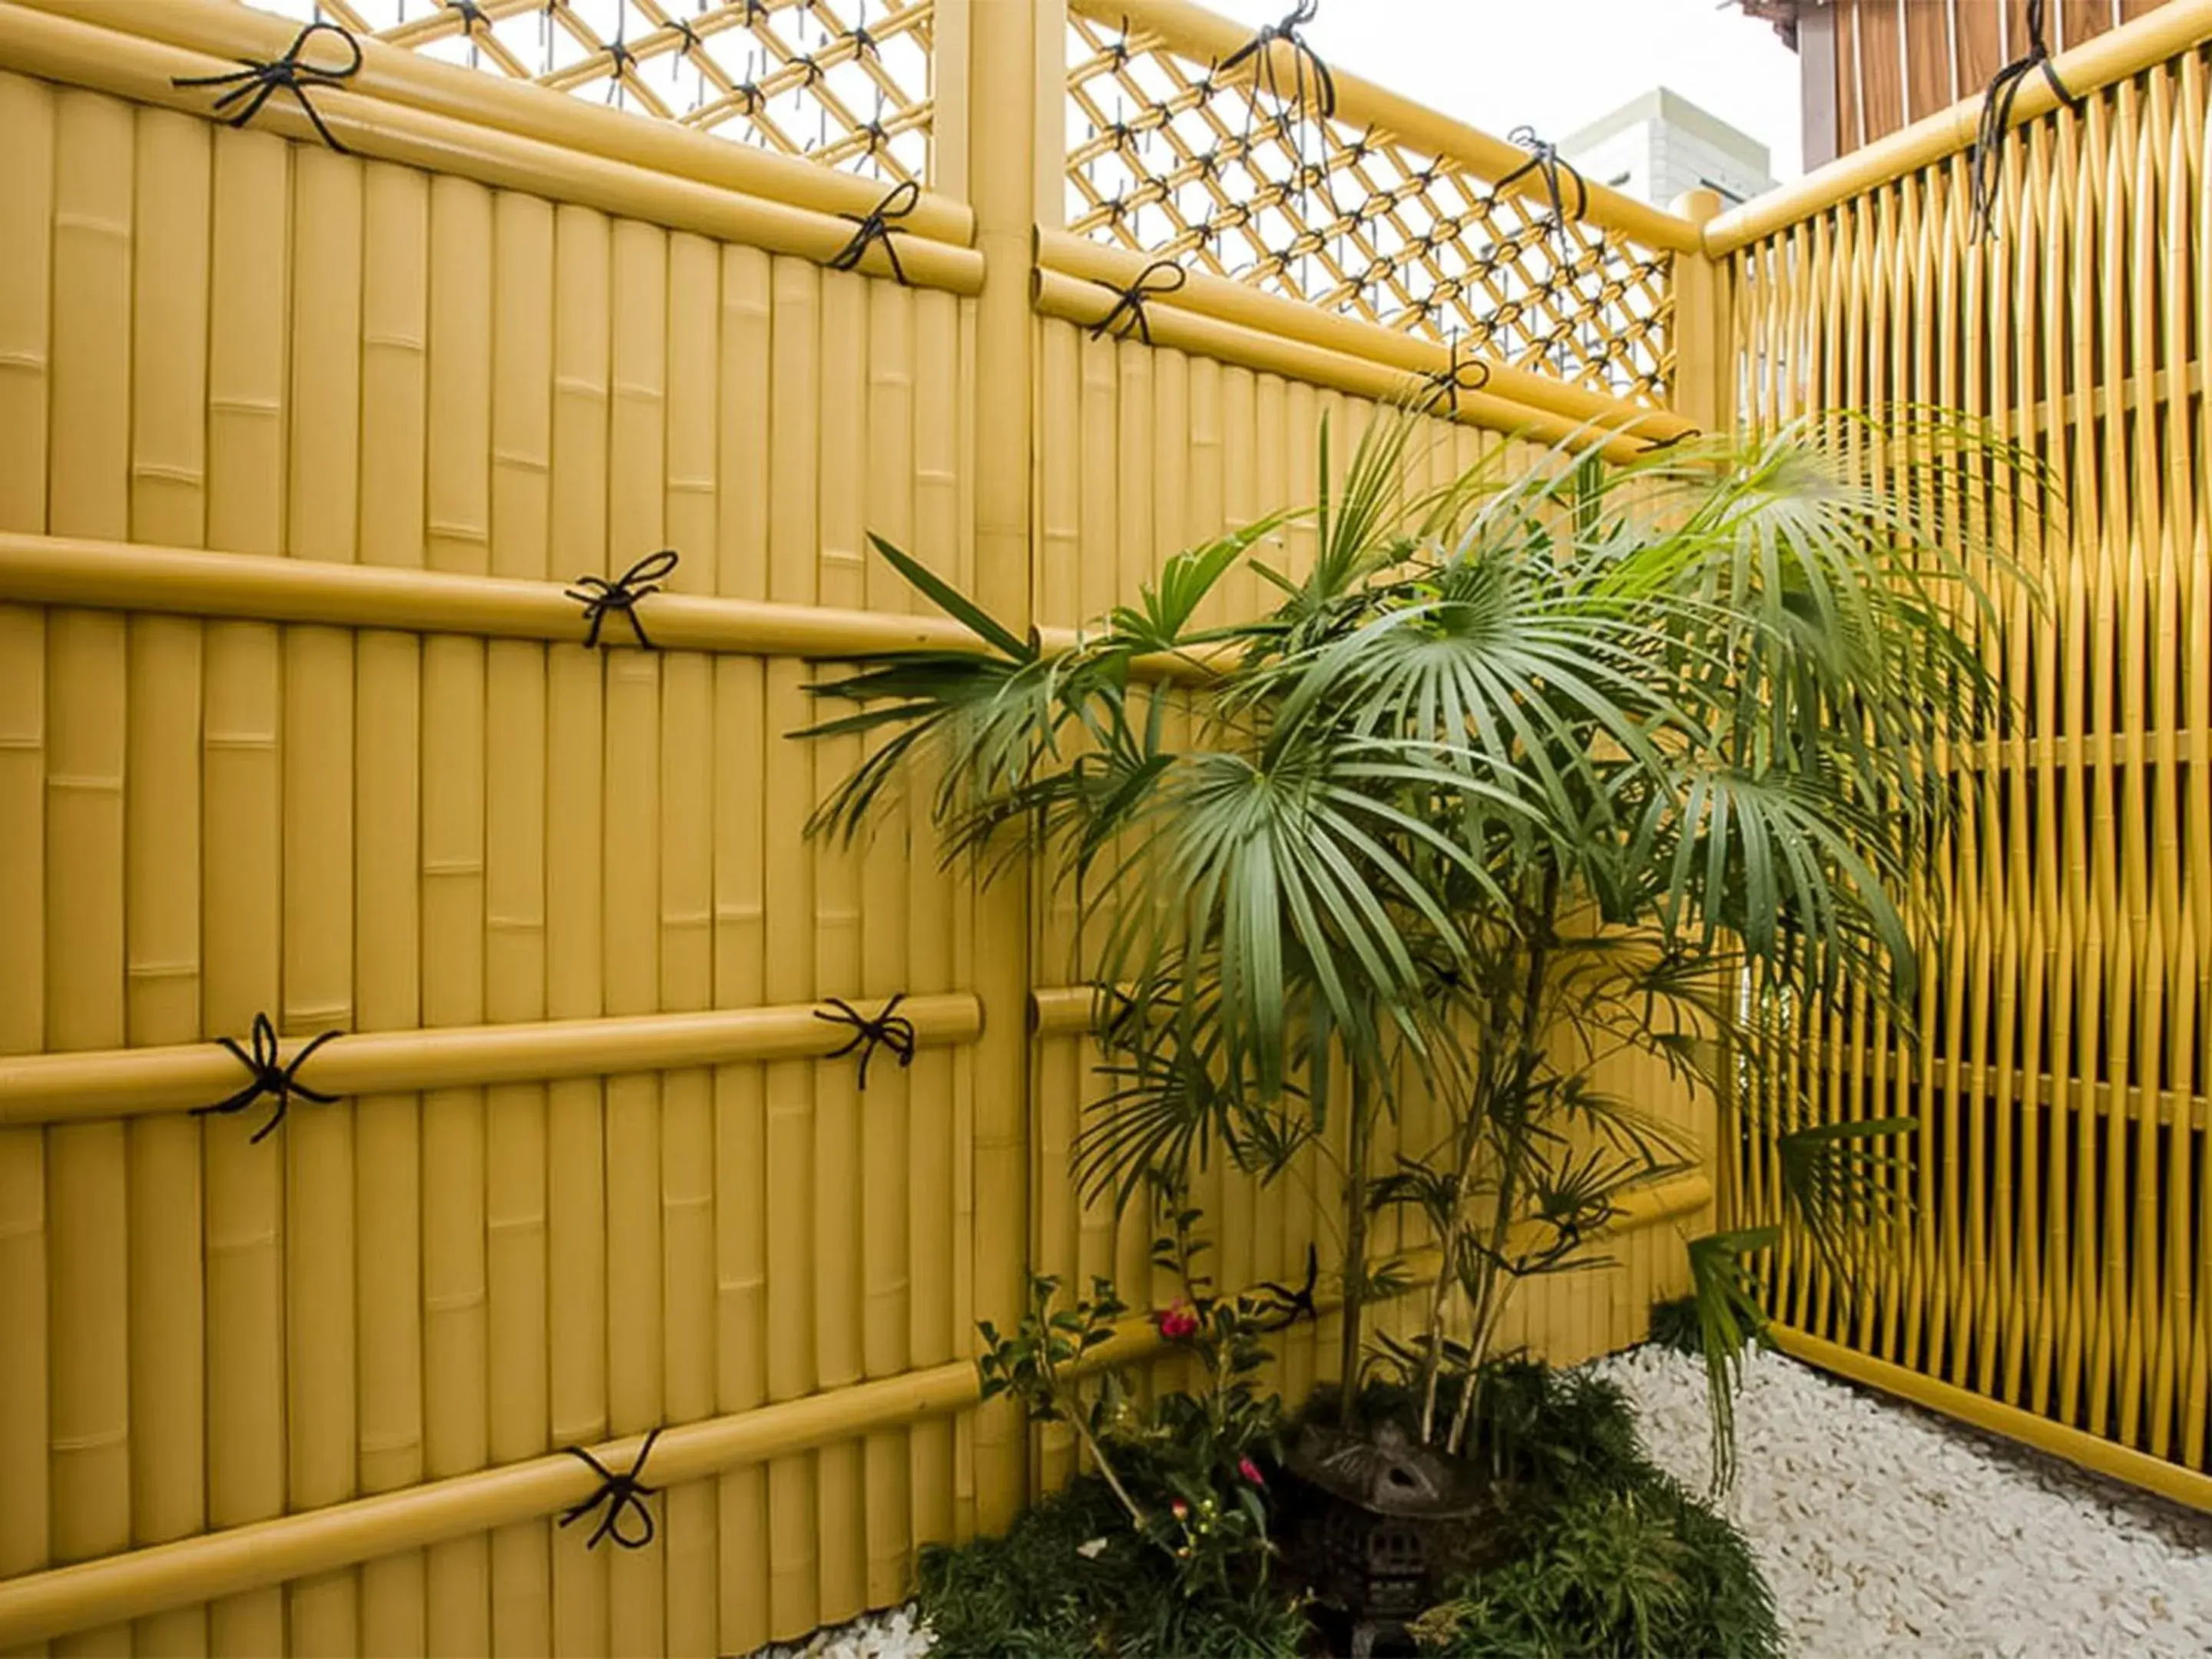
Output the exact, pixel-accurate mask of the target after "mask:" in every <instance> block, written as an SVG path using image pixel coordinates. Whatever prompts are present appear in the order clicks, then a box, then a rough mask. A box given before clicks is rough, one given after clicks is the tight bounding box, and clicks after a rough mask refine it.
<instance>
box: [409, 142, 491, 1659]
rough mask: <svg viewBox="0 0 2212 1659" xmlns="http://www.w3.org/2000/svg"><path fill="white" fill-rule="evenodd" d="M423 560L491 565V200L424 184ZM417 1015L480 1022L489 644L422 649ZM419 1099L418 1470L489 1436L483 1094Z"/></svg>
mask: <svg viewBox="0 0 2212 1659" xmlns="http://www.w3.org/2000/svg"><path fill="white" fill-rule="evenodd" d="M428 253H429V278H428V280H429V291H428V298H429V314H428V324H429V327H428V363H427V370H428V447H427V457H428V459H427V475H426V480H425V495H424V506H425V509H426V511H425V517H424V520H423V522H424V528H425V531H426V535H425V538H424V544H425V562H427V563H428V564H429V565H430V567H431V568H434V569H441V570H456V571H462V572H466V573H468V574H476V575H483V574H489V570H490V566H491V557H490V556H491V499H490V495H491V489H490V485H491V477H490V475H491V398H492V361H491V355H492V336H493V328H494V317H493V313H492V309H491V296H492V289H491V287H490V284H489V283H486V282H485V280H484V273H485V272H486V271H488V270H490V269H491V268H492V258H493V255H492V197H491V193H490V192H489V191H487V190H485V189H484V188H483V186H482V185H477V184H474V183H471V182H470V181H469V180H467V179H453V178H440V179H434V180H432V182H431V186H430V220H429V249H428ZM485 673H486V659H485V653H484V642H483V641H481V640H471V639H456V638H452V637H441V636H433V637H431V638H428V639H426V640H424V641H422V830H421V834H422V877H421V882H422V1023H423V1024H425V1025H434V1026H444V1025H454V1026H470V1025H480V1024H483V1018H484V963H485V957H484V934H485V927H484V799H485V797H484V789H485V783H486V773H485V767H486V760H487V754H486V750H485V738H486V728H485V717H486V708H485ZM484 1114H485V1101H484V1093H483V1090H481V1089H472V1088H471V1089H452V1090H438V1091H431V1092H428V1093H426V1094H424V1095H423V1096H422V1226H423V1234H422V1367H423V1370H422V1394H423V1469H424V1473H425V1474H426V1475H427V1476H428V1477H429V1478H431V1479H436V1478H438V1477H439V1476H441V1475H448V1474H466V1473H467V1472H468V1471H470V1470H471V1469H477V1468H483V1465H484V1463H485V1462H486V1460H487V1458H488V1457H489V1449H490V1448H489V1439H488V1427H487V1425H488V1415H489V1352H488V1349H489V1330H488V1328H487V1325H486V1308H485V1297H486V1295H487V1286H486V1259H485V1249H486V1246H485V1237H486V1233H485V1209H484V1206H485V1199H486V1180H487V1168H486V1162H485V1160H486V1155H487V1146H486V1140H485V1135H486V1124H485V1116H484ZM425 1569H426V1580H427V1602H428V1606H427V1611H428V1620H427V1631H428V1640H429V1644H430V1646H431V1648H432V1649H433V1650H439V1651H460V1652H468V1653H484V1652H488V1651H489V1650H490V1647H491V1558H490V1553H489V1540H488V1539H487V1538H485V1537H483V1536H481V1535H477V1536H471V1537H467V1538H457V1539H450V1540H447V1541H445V1542H443V1543H441V1544H436V1545H433V1546H432V1547H430V1549H429V1550H428V1552H427V1553H426V1559H425Z"/></svg>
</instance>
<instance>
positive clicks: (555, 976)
mask: <svg viewBox="0 0 2212 1659" xmlns="http://www.w3.org/2000/svg"><path fill="white" fill-rule="evenodd" d="M609 243H610V238H609V233H608V227H607V222H606V220H605V218H604V217H602V216H600V215H599V214H597V213H594V212H592V211H590V210H587V209H583V208H574V207H560V208H556V210H554V218H553V246H554V255H553V257H554V270H553V297H554V306H555V309H554V313H553V470H552V489H553V496H552V509H553V513H552V540H551V542H550V548H549V556H550V564H551V572H552V574H553V575H554V577H555V578H556V579H559V578H562V577H574V576H576V575H578V574H582V573H585V572H587V571H588V572H592V573H593V574H600V573H604V572H605V569H606V568H607V564H608V549H607V421H608V401H609V399H608V386H607V374H608V369H607V361H608V329H609V324H608V302H609V301H608V295H609V264H608V261H609ZM576 638H577V641H578V642H577V643H576V644H574V645H556V646H553V647H550V648H549V649H548V651H547V653H546V659H545V673H546V683H545V811H546V821H545V953H546V977H545V1012H546V1014H547V1015H548V1016H549V1017H550V1018H554V1019H573V1018H593V1017H596V1016H598V1015H599V1014H601V1013H604V1012H605V995H604V988H603V987H604V984H605V980H604V962H603V957H602V955H601V950H600V938H601V921H602V915H601V910H600V904H599V883H600V876H601V871H602V869H603V867H604V860H603V858H602V845H603V841H604V824H603V821H602V818H601V816H600V814H601V801H602V799H603V798H604V797H603V791H602V788H601V763H602V758H603V743H604V738H603V735H602V730H603V713H602V694H601V687H602V672H603V671H602V668H601V665H600V663H599V659H598V658H597V657H596V656H595V655H594V654H593V653H590V652H587V651H586V650H585V649H584V648H583V646H582V643H581V641H582V639H583V633H582V629H581V628H580V627H579V629H578V632H577V635H576ZM547 1087H548V1090H549V1091H550V1093H549V1096H548V1103H547V1109H546V1165H545V1202H546V1211H547V1213H548V1215H549V1216H550V1218H551V1225H550V1230H549V1233H548V1238H547V1247H546V1257H547V1273H548V1284H547V1289H548V1295H547V1304H546V1305H547V1335H548V1338H549V1340H548V1343H547V1348H546V1352H547V1354H548V1356H549V1360H550V1375H549V1377H548V1383H547V1387H548V1391H549V1401H550V1423H551V1425H552V1438H553V1443H554V1444H556V1445H571V1444H574V1445H586V1446H588V1445H592V1444H594V1443H597V1442H598V1441H599V1440H601V1439H604V1438H605V1435H606V1430H607V1366H606V1352H607V1240H606V1228H605V1204H606V1189H605V1188H606V1170H605V1133H604V1129H603V1125H602V1117H603V1113H602V1110H601V1085H600V1083H599V1080H598V1079H587V1078H586V1079H563V1080H562V1081H560V1082H557V1083H552V1084H549V1085H547ZM553 1647H554V1651H555V1652H556V1653H557V1654H560V1655H562V1656H564V1659H565V1656H568V1655H571V1654H599V1653H605V1652H606V1651H607V1650H608V1630H607V1565H606V1552H605V1551H604V1550H598V1551H593V1550H587V1549H586V1547H584V1542H583V1541H582V1540H581V1539H580V1538H578V1537H576V1536H575V1535H574V1528H569V1529H568V1531H567V1532H566V1533H564V1534H558V1535H556V1537H555V1539H554V1541H553Z"/></svg>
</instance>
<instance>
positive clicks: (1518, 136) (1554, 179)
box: [1491, 127, 1589, 262]
mask: <svg viewBox="0 0 2212 1659" xmlns="http://www.w3.org/2000/svg"><path fill="white" fill-rule="evenodd" d="M1505 137H1506V142H1507V143H1514V144H1518V145H1520V146H1521V148H1522V149H1525V150H1527V151H1528V160H1527V161H1523V162H1522V164H1521V165H1520V166H1519V167H1516V168H1514V169H1513V171H1512V172H1510V173H1507V174H1506V175H1505V176H1504V178H1503V179H1499V180H1498V182H1497V184H1495V185H1492V187H1491V199H1492V201H1495V200H1497V198H1498V197H1500V196H1503V195H1504V193H1505V191H1506V188H1507V186H1509V185H1513V184H1515V183H1516V182H1518V181H1519V180H1520V179H1524V178H1526V177H1528V174H1530V173H1535V174H1536V175H1538V176H1539V177H1540V178H1541V179H1543V181H1544V194H1545V195H1546V196H1547V197H1549V198H1550V200H1551V204H1552V227H1553V229H1555V230H1557V231H1558V232H1559V257H1560V258H1563V259H1565V260H1567V261H1569V262H1572V260H1573V258H1574V257H1575V249H1574V244H1573V243H1572V242H1571V241H1570V240H1568V238H1567V199H1566V193H1565V191H1562V190H1561V189H1560V188H1559V175H1560V174H1561V173H1565V175H1566V176H1567V177H1568V178H1570V179H1573V180H1574V181H1575V217H1576V218H1577V219H1579V218H1581V217H1583V215H1585V214H1587V213H1588V212H1589V185H1586V184H1584V183H1583V176H1582V174H1581V173H1577V172H1576V171H1575V168H1574V165H1573V163H1571V162H1569V161H1561V160H1560V159H1559V146H1558V145H1557V144H1553V143H1547V142H1546V141H1545V140H1543V139H1541V138H1539V137H1537V136H1536V129H1535V128H1534V127H1516V128H1514V129H1513V131H1511V132H1510V133H1508V134H1506V135H1505Z"/></svg>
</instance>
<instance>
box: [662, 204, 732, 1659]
mask: <svg viewBox="0 0 2212 1659" xmlns="http://www.w3.org/2000/svg"><path fill="white" fill-rule="evenodd" d="M720 285H721V263H720V252H719V251H718V250H717V249H716V247H715V246H714V243H712V242H708V241H706V240H702V239H701V238H699V237H696V236H677V237H673V238H671V240H670V243H669V249H668V326H667V341H666V363H667V368H666V370H665V374H666V384H667V397H668V405H667V407H668V431H667V447H666V465H667V487H666V492H665V503H664V507H663V515H664V526H665V534H666V536H667V538H668V542H669V544H670V545H671V546H672V547H676V548H678V549H679V550H681V551H682V552H683V554H684V562H683V563H682V564H680V565H678V567H677V570H676V574H675V576H674V577H673V578H671V587H672V588H673V589H674V590H675V591H677V592H692V593H712V592H714V585H715V566H716V560H717V548H716V543H715V538H716V524H715V508H716V505H717V503H716V465H717V459H718V458H717V453H716V451H717V437H716V422H715V398H716V391H717V386H716V381H717V376H718V374H719V368H718V365H717V362H716V359H717V357H718V355H719V341H718V330H717V325H718V318H717V313H718V311H719V309H720ZM660 674H661V710H660V722H661V726H660V753H661V782H660V791H661V802H662V816H661V831H660V834H661V851H660V902H659V921H660V1002H661V1006H663V1007H664V1008H666V1009H669V1010H671V1012H675V1011H681V1012H690V1011H692V1010H696V1009H702V1008H709V1007H712V1006H714V753H715V743H714V737H715V727H714V664H713V662H712V661H711V660H710V659H708V658H706V657H703V656H700V655H697V654H696V653H672V654H671V655H669V656H667V657H666V658H665V659H664V660H663V661H662V663H661V665H660ZM661 1114H662V1121H661V1167H660V1208H661V1236H662V1240H663V1252H664V1254H663V1261H664V1266H663V1269H662V1277H663V1291H662V1304H663V1322H664V1326H665V1345H666V1352H665V1374H664V1402H665V1403H664V1410H663V1415H664V1416H665V1418H666V1419H667V1420H668V1421H670V1422H673V1423H683V1422H690V1421H695V1420H696V1419H699V1418H702V1417H709V1416H712V1415H713V1414H714V1352H715V1342H714V1321H715V1307H714V1304H715V1293H714V1233H715V1225H716V1215H715V1167H714V1074H713V1073H711V1072H708V1071H706V1070H703V1069H695V1070H691V1071H686V1072H671V1073H668V1074H667V1076H665V1078H664V1079H662V1080H661ZM715 1503H716V1489H715V1486H714V1483H713V1482H712V1481H706V1480H696V1481H692V1482H690V1483H689V1484H687V1485H685V1486H678V1487H676V1488H673V1489H672V1490H671V1491H670V1492H669V1493H668V1496H667V1498H666V1500H665V1506H666V1511H667V1529H666V1531H665V1533H664V1534H663V1537H664V1539H665V1553H666V1557H667V1568H666V1571H667V1579H668V1589H667V1606H668V1625H667V1632H666V1646H667V1650H668V1651H669V1652H670V1653H672V1654H699V1655H712V1654H714V1653H717V1652H720V1651H722V1649H721V1648H720V1645H719V1644H718V1640H717V1628H716V1627H717V1620H718V1615H719V1611H720V1609H719V1607H718V1601H717V1592H716V1589H715V1582H714V1581H715V1576H716V1572H717V1570H718V1568H717V1562H716V1559H715V1558H716V1553H717V1548H718V1546H717V1541H716V1528H715Z"/></svg>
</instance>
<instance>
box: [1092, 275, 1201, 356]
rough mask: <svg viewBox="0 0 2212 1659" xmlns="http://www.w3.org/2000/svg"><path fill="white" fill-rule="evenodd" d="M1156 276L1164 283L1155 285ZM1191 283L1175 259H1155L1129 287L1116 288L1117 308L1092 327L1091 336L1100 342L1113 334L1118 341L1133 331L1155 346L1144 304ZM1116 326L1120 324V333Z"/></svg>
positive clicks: (1110, 285)
mask: <svg viewBox="0 0 2212 1659" xmlns="http://www.w3.org/2000/svg"><path fill="white" fill-rule="evenodd" d="M1155 276H1158V277H1159V278H1161V280H1160V281H1159V282H1158V283H1155V282H1154V281H1153V280H1152V279H1153V278H1154V277H1155ZM1170 279H1172V280H1170ZM1189 280H1190V273H1189V272H1188V271H1187V270H1184V269H1183V268H1182V266H1181V265H1179V264H1176V262H1175V261H1174V260H1172V259H1155V260H1153V261H1152V264H1148V265H1146V267H1145V268H1144V269H1143V270H1140V271H1139V272H1138V273H1137V280H1136V281H1134V282H1133V283H1130V284H1129V285H1128V287H1127V288H1122V289H1114V294H1115V300H1114V307H1113V309H1112V310H1110V311H1109V312H1108V313H1106V314H1105V315H1104V316H1103V317H1101V318H1100V319H1098V320H1097V322H1096V323H1093V324H1092V325H1091V338H1092V339H1094V340H1097V339H1101V338H1103V337H1105V336H1107V335H1109V334H1111V335H1113V337H1115V339H1117V340H1126V339H1127V338H1128V337H1129V335H1130V332H1131V331H1135V333H1136V335H1137V337H1138V338H1139V339H1141V340H1142V341H1143V342H1144V343H1146V345H1150V344H1152V321H1151V319H1150V318H1148V317H1147V316H1146V313H1145V302H1146V301H1148V300H1157V299H1158V298H1159V297H1160V296H1161V295H1167V294H1173V293H1175V292H1176V290H1177V289H1180V288H1182V286H1183V284H1184V283H1188V281H1189ZM1106 286H1107V287H1108V288H1109V289H1110V288H1113V286H1114V285H1113V284H1112V283H1107V284H1106ZM1124 319H1127V320H1126V321H1124ZM1116 324H1119V325H1121V326H1120V328H1119V331H1116V328H1115V325H1116Z"/></svg>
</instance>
